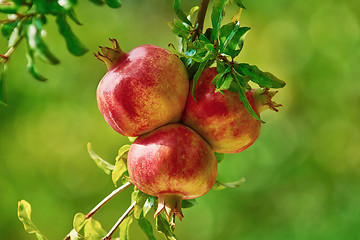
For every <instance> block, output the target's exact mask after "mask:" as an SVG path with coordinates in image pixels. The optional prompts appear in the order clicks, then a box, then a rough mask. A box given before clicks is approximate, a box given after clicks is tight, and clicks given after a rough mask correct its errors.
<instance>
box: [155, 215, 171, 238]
mask: <svg viewBox="0 0 360 240" xmlns="http://www.w3.org/2000/svg"><path fill="white" fill-rule="evenodd" d="M155 226H156V230H157V231H158V232H161V233H162V234H164V237H165V238H166V239H168V240H176V237H175V234H174V233H173V231H172V230H171V228H170V225H169V222H168V221H167V220H166V219H165V218H164V217H163V216H161V214H159V215H158V216H157V217H156V219H155Z"/></svg>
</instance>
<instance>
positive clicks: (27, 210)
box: [17, 200, 47, 240]
mask: <svg viewBox="0 0 360 240" xmlns="http://www.w3.org/2000/svg"><path fill="white" fill-rule="evenodd" d="M17 215H18V218H19V220H20V221H21V222H22V223H23V224H24V228H25V231H26V232H28V233H30V234H35V235H36V237H37V239H38V240H45V239H47V238H46V237H45V236H44V235H42V234H41V233H40V231H39V230H38V229H37V228H36V226H35V224H34V223H33V222H32V221H31V205H30V204H29V203H28V202H27V201H25V200H21V201H19V202H18V211H17Z"/></svg>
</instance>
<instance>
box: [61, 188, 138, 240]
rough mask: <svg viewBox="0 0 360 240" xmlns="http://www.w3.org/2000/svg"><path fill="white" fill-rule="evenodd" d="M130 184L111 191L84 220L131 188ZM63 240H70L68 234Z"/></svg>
mask: <svg viewBox="0 0 360 240" xmlns="http://www.w3.org/2000/svg"><path fill="white" fill-rule="evenodd" d="M131 185H132V183H131V182H127V183H125V184H124V185H122V186H120V187H119V188H117V189H115V190H114V191H112V192H111V193H110V194H109V195H108V196H106V197H105V198H104V199H103V200H102V201H101V202H99V203H98V204H97V205H96V206H95V207H94V208H93V209H92V210H91V211H90V212H89V213H88V214H86V219H89V218H91V217H92V216H93V215H94V214H95V213H96V212H97V211H98V210H99V209H100V208H102V207H103V206H104V205H105V204H106V203H107V202H108V201H109V200H110V199H112V198H113V197H115V196H116V195H117V194H118V193H120V192H122V191H123V190H125V189H126V188H128V187H129V186H131ZM64 240H70V233H69V234H68V235H67V236H66V237H65V238H64Z"/></svg>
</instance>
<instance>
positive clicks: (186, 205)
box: [181, 199, 198, 208]
mask: <svg viewBox="0 0 360 240" xmlns="http://www.w3.org/2000/svg"><path fill="white" fill-rule="evenodd" d="M196 204H198V203H197V202H196V199H185V200H182V202H181V208H191V207H193V206H195V205H196Z"/></svg>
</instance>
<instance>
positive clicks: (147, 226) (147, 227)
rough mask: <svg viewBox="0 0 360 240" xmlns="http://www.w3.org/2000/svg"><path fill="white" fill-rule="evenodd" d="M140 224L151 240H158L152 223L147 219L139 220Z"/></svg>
mask: <svg viewBox="0 0 360 240" xmlns="http://www.w3.org/2000/svg"><path fill="white" fill-rule="evenodd" d="M138 224H139V226H140V228H141V229H142V230H143V231H144V233H145V234H146V236H147V237H148V238H149V240H156V238H155V236H154V231H153V228H152V226H151V223H150V222H149V221H148V220H147V219H146V218H140V219H138Z"/></svg>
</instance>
